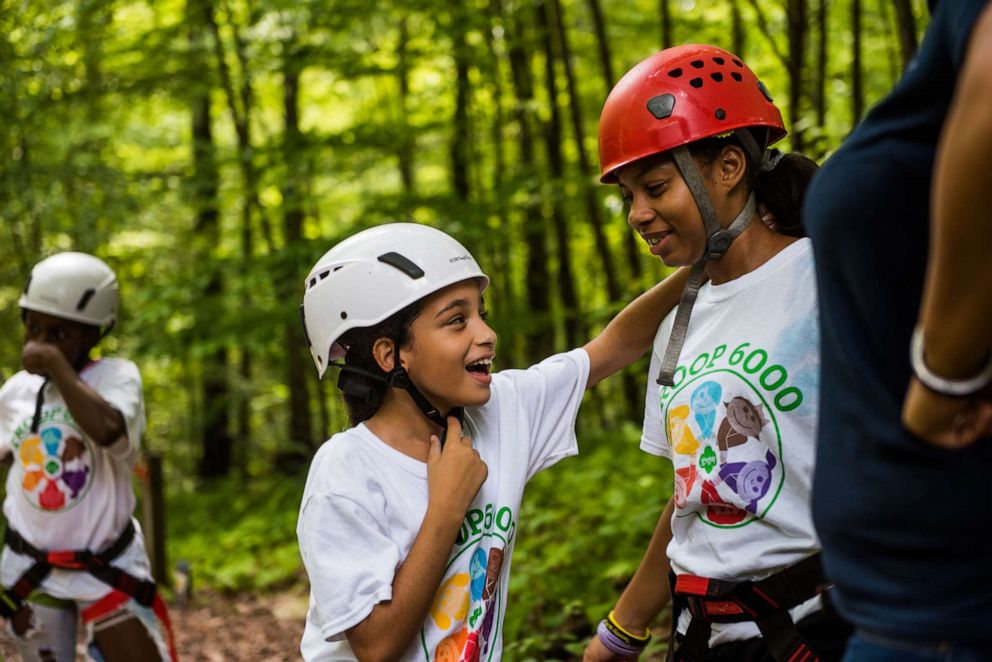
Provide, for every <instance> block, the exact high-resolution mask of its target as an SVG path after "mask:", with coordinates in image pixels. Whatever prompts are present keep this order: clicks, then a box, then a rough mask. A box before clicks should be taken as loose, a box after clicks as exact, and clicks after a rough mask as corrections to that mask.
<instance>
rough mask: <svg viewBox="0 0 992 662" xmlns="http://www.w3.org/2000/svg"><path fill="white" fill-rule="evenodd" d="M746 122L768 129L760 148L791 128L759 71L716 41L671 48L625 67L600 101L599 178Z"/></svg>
mask: <svg viewBox="0 0 992 662" xmlns="http://www.w3.org/2000/svg"><path fill="white" fill-rule="evenodd" d="M743 127H766V128H767V129H768V132H767V138H766V140H765V141H764V143H763V144H761V145H760V147H761V148H765V147H768V146H769V145H771V144H773V143H775V142H777V141H778V140H780V139H781V138H783V137H784V136H785V134H786V130H785V125H784V124H783V122H782V114H781V113H780V112H779V110H778V108H776V107H775V104H774V103H772V97H771V95H770V94H769V93H768V90H767V88H765V86H764V84H763V83H762V82H761V81H759V80H758V77H757V76H755V75H754V72H753V71H751V70H750V69H749V68H748V66H747V65H746V64H744V62H743V61H741V59H740V58H739V57H737V56H736V55H734V54H733V53H731V52H729V51H725V50H723V49H722V48H717V47H716V46H705V45H701V44H686V45H684V46H676V47H674V48H666V49H665V50H663V51H661V52H660V53H655V54H654V55H652V56H651V57H649V58H647V59H646V60H643V61H642V62H641V63H639V64H638V65H637V66H635V67H634V68H633V69H631V70H630V71H628V72H627V74H626V75H625V76H624V77H623V78H621V79H620V82H618V83H617V84H616V86H614V88H613V90H612V91H611V92H610V96H609V97H607V99H606V103H605V104H604V105H603V112H602V114H601V115H600V118H599V164H600V181H601V182H603V183H604V184H608V183H612V182H615V181H616V171H617V170H618V169H620V168H622V167H623V166H625V165H627V164H628V163H633V162H634V161H637V160H638V159H642V158H644V157H646V156H651V155H652V154H658V153H660V152H666V151H668V150H670V149H672V148H673V147H678V146H680V145H686V144H688V143H691V142H694V141H696V140H700V139H702V138H708V137H710V136H715V135H718V134H721V133H725V132H727V131H731V130H733V129H740V128H743ZM758 140H759V142H760V140H761V138H760V137H758Z"/></svg>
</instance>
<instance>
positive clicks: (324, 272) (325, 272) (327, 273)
mask: <svg viewBox="0 0 992 662" xmlns="http://www.w3.org/2000/svg"><path fill="white" fill-rule="evenodd" d="M330 273H331V271H330V269H328V270H327V271H321V272H320V279H321V280H324V279H325V278H327V276H328V275H330Z"/></svg>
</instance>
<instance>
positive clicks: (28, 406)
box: [0, 252, 175, 662]
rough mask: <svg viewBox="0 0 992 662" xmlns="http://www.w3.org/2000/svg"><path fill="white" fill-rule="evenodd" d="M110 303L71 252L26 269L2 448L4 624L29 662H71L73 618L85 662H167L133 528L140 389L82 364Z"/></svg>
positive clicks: (80, 257) (156, 602) (118, 369)
mask: <svg viewBox="0 0 992 662" xmlns="http://www.w3.org/2000/svg"><path fill="white" fill-rule="evenodd" d="M118 300H119V295H118V286H117V278H116V276H115V275H114V272H113V271H112V270H111V269H110V268H109V267H108V266H107V265H106V264H104V263H103V261H101V260H99V259H98V258H96V257H93V256H92V255H87V254H85V253H75V252H67V253H59V254H57V255H53V256H52V257H49V258H47V259H45V260H42V261H41V262H39V263H38V264H37V265H35V267H34V269H32V271H31V276H30V278H29V279H28V283H27V285H26V286H25V288H24V293H23V294H22V295H21V298H20V301H19V305H20V307H21V314H22V319H23V321H24V350H23V352H22V355H21V362H22V364H23V367H24V369H23V370H22V371H20V372H18V373H17V374H15V375H14V376H13V377H11V378H10V379H9V380H7V381H6V382H5V383H4V384H3V387H2V388H0V447H2V449H3V451H4V454H6V455H12V460H13V465H12V467H11V469H10V472H9V473H8V475H7V496H6V499H5V500H4V504H3V512H4V515H5V517H6V519H7V530H6V531H5V533H4V548H3V557H2V561H0V575H2V583H3V589H2V593H0V615H2V616H3V617H4V618H6V619H7V622H8V628H9V629H10V631H11V632H12V633H13V634H14V637H15V639H16V641H17V645H18V648H19V649H20V653H21V656H22V657H23V659H25V660H73V659H75V648H76V621H77V617H79V616H81V617H82V621H83V623H84V625H85V627H86V632H87V643H88V651H89V654H90V656H91V657H92V658H93V659H98V660H106V661H107V662H115V661H118V660H142V661H144V660H163V661H164V660H169V659H173V660H174V659H175V652H174V649H173V646H172V637H171V633H170V632H169V629H168V616H167V614H166V612H165V606H164V603H163V602H162V601H161V599H160V598H159V597H158V596H157V594H156V591H155V584H154V582H153V581H152V578H151V571H150V566H149V562H148V555H147V553H146V552H145V546H144V541H143V539H142V535H141V530H140V528H139V526H138V524H137V522H136V521H135V520H134V519H133V518H132V516H131V514H132V512H133V510H134V505H135V499H134V491H133V489H132V487H131V473H132V471H133V469H134V463H135V459H136V456H137V449H138V444H139V441H140V438H141V433H142V431H143V429H144V424H145V420H144V401H143V395H142V389H141V376H140V374H139V373H138V368H137V366H135V365H134V363H132V362H131V361H128V360H125V359H101V360H98V361H93V360H91V358H90V352H91V350H92V349H93V348H94V347H95V346H96V344H97V343H98V342H99V341H100V339H101V338H102V337H103V335H104V334H106V333H107V332H109V331H110V330H111V329H112V328H113V327H114V325H115V324H116V321H117V306H118Z"/></svg>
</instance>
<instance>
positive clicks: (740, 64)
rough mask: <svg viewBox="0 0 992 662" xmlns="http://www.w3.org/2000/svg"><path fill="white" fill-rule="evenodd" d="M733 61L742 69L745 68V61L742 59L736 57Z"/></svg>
mask: <svg viewBox="0 0 992 662" xmlns="http://www.w3.org/2000/svg"><path fill="white" fill-rule="evenodd" d="M732 62H733V63H734V64H736V65H737V66H738V67H739V68H741V69H743V68H744V63H743V62H741V61H740V60H738V59H737V58H734V59H733V60H732Z"/></svg>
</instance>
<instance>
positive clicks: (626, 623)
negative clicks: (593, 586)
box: [607, 603, 651, 638]
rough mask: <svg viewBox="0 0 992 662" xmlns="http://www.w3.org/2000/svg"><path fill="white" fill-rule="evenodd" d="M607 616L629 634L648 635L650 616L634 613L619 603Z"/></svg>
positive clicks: (642, 636) (649, 633) (649, 631)
mask: <svg viewBox="0 0 992 662" xmlns="http://www.w3.org/2000/svg"><path fill="white" fill-rule="evenodd" d="M607 618H608V619H609V618H612V619H613V622H614V623H615V624H616V625H617V626H618V627H620V628H623V629H624V630H625V631H627V632H628V633H630V634H631V636H634V637H641V638H644V637H650V636H651V629H650V627H648V626H649V623H650V620H651V619H650V618H649V617H645V616H641V615H639V614H636V613H632V612H631V611H629V610H627V609H625V608H624V607H623V606H622V605H621V604H620V603H617V606H616V607H614V608H613V610H612V611H610V613H609V614H608V615H607Z"/></svg>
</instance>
